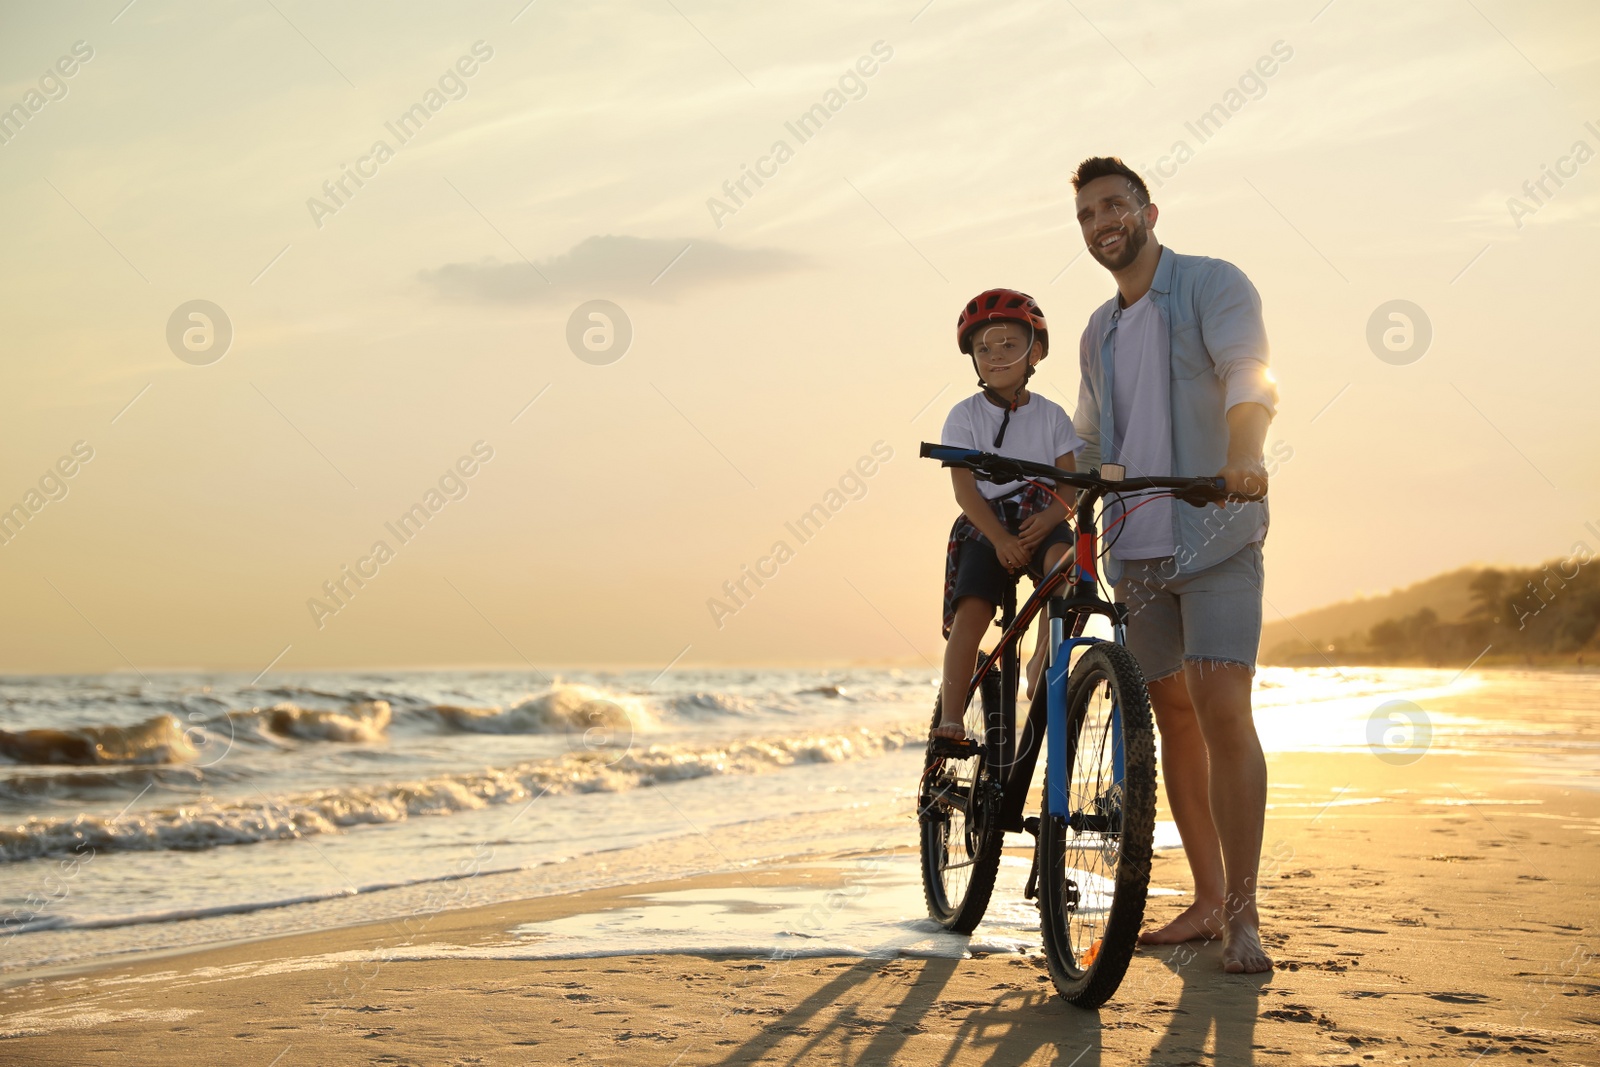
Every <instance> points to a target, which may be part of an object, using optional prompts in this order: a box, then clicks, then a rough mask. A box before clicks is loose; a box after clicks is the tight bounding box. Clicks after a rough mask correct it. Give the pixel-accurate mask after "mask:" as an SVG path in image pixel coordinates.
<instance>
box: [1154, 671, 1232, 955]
mask: <svg viewBox="0 0 1600 1067" xmlns="http://www.w3.org/2000/svg"><path fill="white" fill-rule="evenodd" d="M1150 704H1151V707H1152V708H1153V709H1154V711H1155V715H1156V727H1157V729H1158V730H1159V731H1160V733H1161V777H1162V780H1163V781H1164V782H1165V784H1166V790H1167V805H1168V806H1169V807H1170V808H1171V809H1172V819H1173V821H1174V822H1176V823H1177V824H1178V836H1179V837H1180V838H1182V839H1183V854H1184V856H1185V858H1187V859H1188V861H1189V871H1190V873H1192V874H1193V875H1194V903H1192V904H1190V905H1189V906H1188V907H1187V908H1185V909H1184V910H1183V912H1182V913H1180V914H1179V915H1178V917H1177V918H1175V919H1173V920H1172V921H1171V922H1169V923H1167V924H1166V925H1165V926H1162V927H1160V928H1158V929H1155V930H1146V931H1144V932H1142V933H1141V934H1140V935H1139V940H1140V942H1141V943H1143V944H1146V945H1175V944H1178V943H1179V942H1181V941H1193V940H1195V939H1197V938H1203V939H1205V940H1208V941H1209V940H1212V939H1214V938H1218V937H1221V936H1222V928H1223V919H1224V917H1225V915H1226V910H1225V908H1224V907H1223V904H1224V890H1225V882H1224V878H1223V863H1222V845H1221V843H1220V842H1219V841H1218V840H1217V829H1216V825H1215V823H1214V822H1213V821H1212V817H1211V800H1210V786H1211V775H1210V766H1211V764H1210V761H1209V759H1208V758H1207V755H1206V742H1205V737H1204V735H1203V734H1202V733H1201V731H1200V721H1199V718H1198V717H1197V716H1196V714H1195V709H1194V703H1193V702H1192V701H1191V700H1190V698H1189V686H1188V682H1187V680H1186V679H1185V677H1184V675H1183V674H1182V673H1179V674H1169V675H1168V676H1167V677H1165V678H1162V679H1161V680H1160V681H1156V682H1151V683H1150Z"/></svg>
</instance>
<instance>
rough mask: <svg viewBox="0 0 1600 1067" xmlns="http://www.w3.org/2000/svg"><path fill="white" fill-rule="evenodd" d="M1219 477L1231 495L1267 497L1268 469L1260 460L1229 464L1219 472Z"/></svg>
mask: <svg viewBox="0 0 1600 1067" xmlns="http://www.w3.org/2000/svg"><path fill="white" fill-rule="evenodd" d="M1217 477H1219V478H1221V479H1222V480H1223V485H1224V488H1226V489H1227V491H1228V492H1230V493H1243V494H1245V495H1247V496H1266V495H1267V468H1266V466H1265V465H1264V464H1262V462H1261V461H1260V460H1259V459H1254V460H1246V461H1243V462H1234V463H1229V464H1228V465H1227V466H1225V467H1223V468H1222V469H1221V470H1220V471H1218V472H1217Z"/></svg>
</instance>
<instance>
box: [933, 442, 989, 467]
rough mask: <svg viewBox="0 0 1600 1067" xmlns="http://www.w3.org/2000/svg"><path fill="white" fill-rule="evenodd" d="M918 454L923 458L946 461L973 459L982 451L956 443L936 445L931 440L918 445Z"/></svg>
mask: <svg viewBox="0 0 1600 1067" xmlns="http://www.w3.org/2000/svg"><path fill="white" fill-rule="evenodd" d="M917 455H919V456H920V457H922V458H923V459H941V460H945V461H946V462H955V461H960V460H967V459H972V458H974V457H976V456H978V455H980V453H979V452H978V451H977V450H976V449H971V448H960V447H958V446H956V445H936V444H934V443H933V442H931V441H923V442H922V443H921V445H919V446H918V447H917Z"/></svg>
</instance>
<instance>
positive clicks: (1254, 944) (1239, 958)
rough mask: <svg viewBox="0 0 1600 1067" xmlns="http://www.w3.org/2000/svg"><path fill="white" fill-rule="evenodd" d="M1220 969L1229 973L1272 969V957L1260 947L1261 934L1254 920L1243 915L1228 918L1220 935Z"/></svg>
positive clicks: (1253, 972) (1260, 971)
mask: <svg viewBox="0 0 1600 1067" xmlns="http://www.w3.org/2000/svg"><path fill="white" fill-rule="evenodd" d="M1222 969H1223V970H1224V971H1227V972H1228V973H1229V974H1261V973H1262V972H1263V971H1270V970H1272V957H1270V956H1268V955H1267V952H1266V950H1265V949H1264V948H1262V947H1261V934H1260V931H1258V930H1257V929H1256V924H1255V923H1254V922H1247V921H1245V920H1244V918H1243V917H1236V918H1234V919H1231V920H1229V922H1228V925H1227V928H1226V929H1225V930H1224V931H1223V935H1222Z"/></svg>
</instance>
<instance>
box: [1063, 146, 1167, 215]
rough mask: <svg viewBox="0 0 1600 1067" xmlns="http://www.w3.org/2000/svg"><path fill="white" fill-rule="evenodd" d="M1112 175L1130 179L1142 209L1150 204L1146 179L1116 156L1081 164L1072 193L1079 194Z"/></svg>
mask: <svg viewBox="0 0 1600 1067" xmlns="http://www.w3.org/2000/svg"><path fill="white" fill-rule="evenodd" d="M1112 175H1116V176H1118V177H1122V178H1126V179H1128V184H1129V185H1131V186H1133V191H1134V192H1135V193H1136V194H1138V197H1139V206H1140V207H1143V206H1145V205H1147V204H1149V203H1150V188H1149V186H1147V185H1145V183H1144V179H1143V178H1141V177H1139V172H1138V171H1136V170H1134V169H1133V168H1132V167H1130V166H1128V165H1127V164H1126V163H1124V162H1123V161H1122V160H1120V159H1118V158H1117V157H1116V156H1090V157H1089V158H1088V159H1086V160H1084V161H1083V162H1082V163H1079V164H1078V173H1076V174H1074V175H1073V176H1072V191H1073V192H1077V191H1078V190H1080V189H1082V188H1083V187H1084V186H1085V185H1088V184H1089V183H1090V182H1092V181H1094V180H1095V179H1096V178H1106V177H1110V176H1112Z"/></svg>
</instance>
